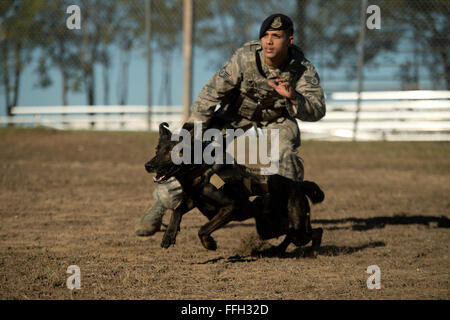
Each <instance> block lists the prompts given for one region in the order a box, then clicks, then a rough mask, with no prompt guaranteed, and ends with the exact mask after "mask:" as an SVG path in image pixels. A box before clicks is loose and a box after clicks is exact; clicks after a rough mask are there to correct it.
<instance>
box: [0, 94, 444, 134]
mask: <svg viewBox="0 0 450 320" xmlns="http://www.w3.org/2000/svg"><path fill="white" fill-rule="evenodd" d="M356 99H357V94H356V93H353V92H335V93H332V94H330V95H328V96H327V114H326V116H325V117H324V118H323V119H322V120H320V121H318V122H304V121H299V126H300V129H301V132H302V138H303V139H320V140H349V139H352V138H353V125H354V120H355V116H356V108H357V102H356ZM449 99H450V92H449V91H396V92H394V91H387V92H363V93H362V95H361V104H360V112H359V116H358V118H359V121H358V131H357V135H356V139H357V140H444V141H450V100H449ZM12 113H13V115H14V116H13V117H10V118H8V117H3V118H0V124H7V123H12V124H17V125H28V126H46V127H52V128H57V129H64V130H85V129H88V130H131V131H142V130H149V120H148V107H147V106H67V107H15V108H13V110H12ZM182 118H183V110H182V107H181V106H171V107H165V106H153V107H151V115H150V119H151V120H150V122H151V126H150V128H151V130H152V131H156V130H158V125H159V123H161V122H168V123H169V124H170V126H171V127H179V126H180V125H181V123H182Z"/></svg>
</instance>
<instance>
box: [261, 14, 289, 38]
mask: <svg viewBox="0 0 450 320" xmlns="http://www.w3.org/2000/svg"><path fill="white" fill-rule="evenodd" d="M289 29H291V30H292V32H293V31H294V24H293V23H292V20H291V18H289V17H288V16H285V15H284V14H281V13H276V14H272V15H271V16H269V17H268V18H266V20H264V22H263V23H262V25H261V28H260V29H259V38H260V39H261V38H262V37H263V36H264V34H265V33H266V31H268V30H289Z"/></svg>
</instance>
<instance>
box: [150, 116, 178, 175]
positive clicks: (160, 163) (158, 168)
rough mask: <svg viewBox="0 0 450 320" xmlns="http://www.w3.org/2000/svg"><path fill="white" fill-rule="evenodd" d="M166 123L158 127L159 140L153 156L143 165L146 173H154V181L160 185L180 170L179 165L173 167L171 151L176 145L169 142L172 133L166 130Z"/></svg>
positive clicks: (174, 142)
mask: <svg viewBox="0 0 450 320" xmlns="http://www.w3.org/2000/svg"><path fill="white" fill-rule="evenodd" d="M168 127H169V125H168V124H167V123H165V122H164V123H161V124H160V125H159V140H158V146H157V147H156V154H155V156H154V157H153V158H152V159H151V160H150V161H148V162H147V163H146V164H145V170H147V172H148V173H156V176H155V178H154V181H155V182H157V183H162V182H164V181H166V180H167V179H169V178H171V177H173V176H175V175H176V174H177V173H178V172H179V171H180V170H181V169H182V166H181V165H175V164H174V163H173V161H172V158H171V154H172V149H173V148H174V146H175V145H176V144H177V142H176V141H171V137H172V132H171V131H170V130H169V129H168Z"/></svg>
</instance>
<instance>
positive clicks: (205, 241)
mask: <svg viewBox="0 0 450 320" xmlns="http://www.w3.org/2000/svg"><path fill="white" fill-rule="evenodd" d="M200 241H201V242H202V245H203V247H205V249H207V250H212V251H215V250H217V242H216V240H214V238H213V237H211V236H200Z"/></svg>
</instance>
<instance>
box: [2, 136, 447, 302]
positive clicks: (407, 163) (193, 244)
mask: <svg viewBox="0 0 450 320" xmlns="http://www.w3.org/2000/svg"><path fill="white" fill-rule="evenodd" d="M156 138H157V137H156V136H155V135H153V134H147V133H104V132H97V133H95V132H59V131H51V130H18V129H1V130H0V182H1V184H0V299H295V300H296V299H449V298H450V290H449V289H450V274H449V271H448V270H450V257H449V253H450V250H449V247H450V241H449V240H450V232H449V220H448V219H449V215H450V197H449V196H448V195H449V194H450V183H449V181H450V157H449V156H450V143H394V142H392V143H389V142H373V143H372V142H371V143H337V142H333V143H331V142H304V143H303V146H302V148H301V150H300V153H301V156H302V157H303V158H304V160H305V167H306V179H309V180H313V181H316V182H317V183H318V184H319V185H320V186H321V187H322V188H323V190H324V191H325V194H326V196H325V201H324V202H323V203H322V204H319V205H317V206H314V207H313V208H312V210H313V211H312V217H313V226H314V227H317V226H321V227H322V228H324V238H323V243H322V248H321V250H320V253H319V256H318V258H317V259H308V258H304V257H303V252H304V250H303V249H302V248H300V249H298V248H295V247H293V246H292V245H291V246H290V247H289V248H288V252H287V253H286V254H285V255H283V256H279V257H268V256H264V255H262V254H260V253H261V251H263V250H264V248H267V247H269V246H270V245H271V244H276V243H278V242H279V241H281V239H275V240H272V241H269V242H262V241H260V240H259V239H258V238H257V236H256V231H255V226H254V221H253V220H248V221H245V222H243V223H231V224H230V225H228V226H227V227H226V228H224V229H221V230H219V231H217V232H215V233H214V237H215V239H216V240H217V242H218V245H219V248H218V250H217V251H215V252H208V251H206V250H205V249H203V247H202V246H201V244H200V241H199V240H198V237H197V232H198V229H199V227H200V226H201V225H202V224H203V223H205V222H206V221H207V220H206V218H205V217H203V216H202V215H201V214H200V213H199V212H198V211H196V210H193V211H192V212H191V213H189V214H188V215H186V216H185V217H184V220H183V221H182V225H181V232H180V233H179V235H178V238H177V243H176V245H175V246H174V247H171V248H170V249H168V250H164V249H162V248H161V247H160V241H161V238H162V233H161V232H160V233H157V234H156V235H155V236H153V237H150V238H144V239H142V238H138V237H136V236H135V235H134V228H135V225H136V223H137V222H138V221H139V219H140V218H141V217H142V216H143V214H144V213H145V211H146V210H147V209H148V208H149V207H150V206H151V205H152V204H153V202H154V200H153V198H152V192H153V190H154V188H155V185H154V183H153V181H152V176H151V175H149V174H147V173H146V172H145V170H144V163H145V162H146V161H147V160H149V159H150V158H151V157H152V156H153V153H154V147H155V142H156ZM166 219H167V217H166ZM70 265H78V266H79V267H80V269H81V277H82V278H81V290H74V291H70V290H68V289H67V287H66V280H67V278H68V277H69V275H68V274H66V270H67V267H68V266H70ZM370 265H378V266H379V267H380V269H381V285H382V288H381V290H369V289H367V286H366V280H367V278H368V277H369V275H368V274H367V273H366V269H367V267H368V266H370Z"/></svg>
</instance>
